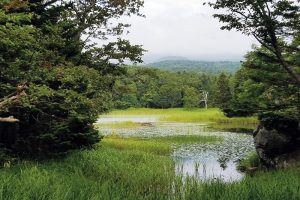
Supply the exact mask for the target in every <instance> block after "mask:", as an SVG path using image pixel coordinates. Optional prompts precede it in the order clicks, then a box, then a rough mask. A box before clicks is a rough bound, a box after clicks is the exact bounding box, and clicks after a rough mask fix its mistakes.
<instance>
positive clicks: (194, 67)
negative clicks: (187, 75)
mask: <svg viewBox="0 0 300 200" xmlns="http://www.w3.org/2000/svg"><path fill="white" fill-rule="evenodd" d="M146 66H147V67H155V68H158V69H162V70H171V71H186V72H203V73H213V74H219V73H222V72H224V73H235V72H236V71H237V70H238V69H240V67H241V63H240V62H231V61H217V62H209V61H192V60H163V61H158V62H155V63H150V64H147V65H146Z"/></svg>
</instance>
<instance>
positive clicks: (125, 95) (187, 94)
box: [113, 66, 215, 109]
mask: <svg viewBox="0 0 300 200" xmlns="http://www.w3.org/2000/svg"><path fill="white" fill-rule="evenodd" d="M125 69H126V71H127V73H126V74H125V75H122V76H119V77H118V80H117V81H116V82H115V84H114V86H113V101H114V107H115V108H117V109H125V108H129V107H146V108H177V107H187V108H197V107H203V106H204V105H202V104H201V99H202V93H203V91H206V92H208V93H209V99H208V104H209V106H210V107H212V106H214V105H215V103H214V102H215V96H214V85H215V76H213V75H206V74H195V73H186V72H177V73H175V72H170V71H161V70H159V69H153V68H145V67H130V66H128V67H126V68H125Z"/></svg>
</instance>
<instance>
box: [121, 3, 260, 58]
mask: <svg viewBox="0 0 300 200" xmlns="http://www.w3.org/2000/svg"><path fill="white" fill-rule="evenodd" d="M142 13H143V14H145V15H146V18H141V17H130V18H126V21H127V22H128V23H130V24H131V25H132V26H131V28H130V29H129V30H130V34H129V35H127V36H126V38H128V39H129V40H130V41H131V42H132V43H134V44H141V45H143V46H144V48H145V49H146V50H148V52H147V53H146V55H145V60H146V62H147V60H150V59H152V60H153V59H158V58H159V57H163V56H183V57H187V58H191V59H201V60H239V59H241V58H242V56H243V55H244V54H245V53H246V52H247V51H249V50H251V44H253V43H255V40H254V39H253V38H251V37H248V36H244V35H242V34H241V33H239V32H235V31H230V32H229V31H222V30H220V27H221V23H220V22H218V20H217V19H215V18H213V17H212V14H213V13H214V10H212V9H211V8H210V7H209V6H203V1H201V0H145V7H144V8H143V9H142Z"/></svg>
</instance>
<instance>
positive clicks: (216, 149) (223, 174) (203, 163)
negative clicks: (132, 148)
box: [97, 116, 255, 182]
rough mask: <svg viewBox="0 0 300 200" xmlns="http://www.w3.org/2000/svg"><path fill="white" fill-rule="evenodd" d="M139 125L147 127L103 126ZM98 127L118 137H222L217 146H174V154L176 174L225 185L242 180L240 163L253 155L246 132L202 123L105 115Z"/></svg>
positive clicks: (100, 119) (212, 144) (201, 144)
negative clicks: (214, 128)
mask: <svg viewBox="0 0 300 200" xmlns="http://www.w3.org/2000/svg"><path fill="white" fill-rule="evenodd" d="M128 121H131V122H136V123H141V124H144V123H146V125H145V126H137V127H135V128H119V127H118V128H109V126H103V127H102V128H101V124H111V123H119V122H128ZM97 124H99V125H100V128H99V129H100V131H101V133H102V134H104V135H111V134H118V135H120V136H123V137H143V138H148V137H162V136H172V135H204V136H207V135H208V136H209V135H213V136H221V137H222V138H223V141H221V142H216V143H200V144H198V143H196V144H182V145H176V146H174V151H173V153H172V155H171V157H172V158H173V160H174V161H175V171H176V173H177V174H179V175H182V176H184V177H186V176H194V177H196V178H198V179H199V180H202V181H205V180H214V179H220V180H222V181H225V182H233V181H239V180H241V179H242V178H243V176H244V174H242V173H241V172H239V171H238V170H237V169H236V165H237V162H238V161H239V160H241V159H242V158H244V157H245V156H247V155H248V154H249V153H251V152H253V151H254V150H255V149H254V145H253V139H252V136H251V135H249V134H243V133H234V132H225V131H217V130H212V129H210V128H208V125H206V124H199V123H170V122H168V123H163V122H159V120H158V118H157V117H155V116H102V117H101V118H99V120H98V122H97Z"/></svg>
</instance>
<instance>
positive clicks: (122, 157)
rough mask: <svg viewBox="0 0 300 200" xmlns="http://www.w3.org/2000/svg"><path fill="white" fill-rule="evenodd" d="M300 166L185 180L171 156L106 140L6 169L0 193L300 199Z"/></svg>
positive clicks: (38, 196) (44, 196) (22, 196)
mask: <svg viewBox="0 0 300 200" xmlns="http://www.w3.org/2000/svg"><path fill="white" fill-rule="evenodd" d="M299 177H300V173H299V170H298V169H291V170H277V171H270V172H265V173H262V172H259V173H258V174H256V175H255V176H254V177H250V176H246V177H245V179H243V180H242V181H240V182H234V183H223V182H220V181H213V182H197V181H196V180H194V179H192V178H188V179H186V181H182V177H178V176H176V174H175V172H174V163H173V162H172V160H171V159H170V158H168V157H165V156H159V155H156V154H149V153H145V152H143V151H139V150H130V149H126V148H125V149H123V150H122V151H120V150H118V149H116V148H111V147H109V146H106V145H102V146H100V147H97V148H96V149H95V150H89V151H80V152H75V153H72V154H71V155H69V156H67V157H66V158H64V159H60V160H50V161H47V162H42V163H36V162H28V161H23V162H21V163H19V164H17V165H15V166H10V167H7V168H5V169H0V178H1V180H2V181H1V182H0V188H1V192H0V199H8V198H9V199H12V200H14V199H70V200H71V199H79V200H80V199H83V200H85V199H199V198H201V199H222V200H240V199H261V200H263V199H274V200H281V199H293V200H294V199H295V200H296V199H298V197H299V195H300V193H299V185H300V182H299V180H300V178H299Z"/></svg>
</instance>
